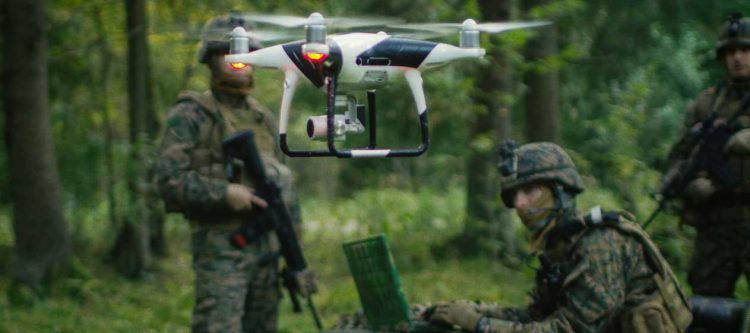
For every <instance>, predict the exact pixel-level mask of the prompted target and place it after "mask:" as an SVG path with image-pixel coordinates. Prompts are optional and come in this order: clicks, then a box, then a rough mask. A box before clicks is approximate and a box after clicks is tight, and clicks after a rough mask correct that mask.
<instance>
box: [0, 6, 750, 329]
mask: <svg viewBox="0 0 750 333" xmlns="http://www.w3.org/2000/svg"><path fill="white" fill-rule="evenodd" d="M19 3H20V4H23V6H19ZM34 6H36V7H34ZM19 8H20V9H19ZM30 8H31V9H30ZM139 8H140V9H139ZM39 9H40V10H46V11H43V12H42V15H41V16H40V15H38V11H37V10H39ZM232 9H235V10H240V11H244V12H252V13H268V14H289V15H299V16H307V15H309V13H311V12H314V11H318V12H321V13H323V14H324V15H325V16H368V15H369V16H371V15H375V16H388V17H396V18H401V19H403V20H405V21H408V22H461V21H463V20H464V19H465V18H474V19H476V20H477V21H493V20H494V21H497V20H529V19H544V20H550V21H553V22H554V26H553V27H548V28H543V29H537V30H534V31H518V32H512V33H508V34H504V35H502V36H493V37H490V36H487V37H483V39H482V45H483V46H484V47H485V48H487V49H488V56H487V57H485V60H484V61H480V62H471V61H467V62H461V63H456V64H453V65H450V66H448V67H445V68H441V69H439V70H435V71H431V72H428V73H426V74H425V76H424V77H425V91H426V95H427V99H428V106H429V110H430V111H429V112H430V131H431V139H432V140H431V143H432V145H431V147H430V150H429V151H428V152H427V153H426V154H424V155H423V156H420V157H418V158H407V159H366V160H340V159H333V158H320V159H290V160H289V163H290V165H291V166H292V167H293V170H294V171H295V173H296V178H297V184H298V189H299V195H300V198H301V202H302V206H303V216H304V218H305V224H304V228H305V233H304V239H303V241H304V245H305V249H306V255H307V257H308V261H309V263H310V266H311V267H312V268H313V269H314V270H315V271H317V272H318V274H319V276H320V283H321V291H320V293H319V294H318V295H317V296H316V297H315V300H316V302H317V304H318V309H319V311H320V313H321V315H322V317H323V321H324V324H325V325H326V326H331V325H333V323H335V321H336V318H337V317H338V315H340V314H342V313H347V312H352V311H355V310H356V309H357V308H358V307H359V303H358V298H357V293H356V289H355V287H354V284H353V282H352V280H351V277H350V276H349V271H348V268H347V266H346V261H345V259H344V257H343V253H342V251H341V248H340V246H341V244H342V243H343V242H345V241H349V240H354V239H358V238H362V237H366V236H368V235H372V234H377V233H386V234H387V235H388V237H389V239H390V241H391V245H392V251H393V254H394V257H395V258H396V264H397V266H398V268H399V270H400V272H401V275H402V279H403V286H404V292H405V293H406V296H407V299H409V301H410V302H411V303H421V302H432V301H437V300H445V299H480V300H488V301H496V302H499V303H502V304H521V303H525V302H526V301H528V300H527V295H526V293H525V290H527V289H528V288H529V287H530V285H531V283H532V281H533V273H534V267H535V266H536V265H537V264H536V261H535V260H533V259H532V258H530V256H529V254H528V249H527V248H526V247H525V241H524V239H525V231H524V230H523V229H522V228H521V227H520V226H519V224H518V222H517V221H515V220H514V218H513V215H512V214H511V212H510V211H508V210H506V209H504V208H503V207H502V204H501V203H500V200H499V198H498V192H499V189H498V186H497V178H498V175H497V171H496V170H495V163H496V156H495V155H496V154H495V152H496V148H497V145H498V144H499V142H500V140H501V139H503V138H513V139H516V140H517V141H519V142H522V143H523V142H529V141H538V140H548V141H556V142H558V143H560V144H561V145H563V146H564V147H565V148H566V149H567V150H568V152H569V153H570V154H571V155H572V157H573V159H574V160H575V163H576V164H577V166H578V168H579V171H580V172H581V174H583V175H584V180H585V183H586V187H587V190H586V192H584V194H583V195H582V196H581V197H580V201H579V208H581V209H588V208H589V207H590V206H592V205H602V206H603V207H604V208H605V209H624V210H628V211H630V212H632V213H633V214H635V216H637V217H638V218H639V219H640V220H643V219H645V218H646V217H647V216H648V214H649V213H650V212H651V211H652V210H653V209H655V207H656V203H655V201H654V199H653V198H652V194H653V193H654V192H656V190H657V188H658V184H659V180H660V177H661V176H662V172H663V170H664V168H665V159H666V154H667V152H668V150H669V147H670V146H671V144H672V143H673V141H674V140H675V137H676V135H677V133H678V131H679V127H680V125H681V122H682V117H683V114H684V110H685V109H686V107H687V105H688V104H689V102H690V100H691V99H692V98H694V96H695V95H696V94H697V93H698V92H699V91H701V90H702V89H704V88H706V87H708V86H710V85H712V84H715V83H716V82H717V81H718V80H719V79H720V78H721V76H722V75H723V69H722V67H721V66H720V64H719V63H718V62H717V61H716V59H715V55H714V45H715V43H716V39H717V36H718V34H719V29H720V27H721V25H722V24H723V23H724V22H725V19H726V17H727V15H728V14H729V13H731V12H744V13H746V14H750V4H747V2H743V1H740V0H733V1H697V0H689V1H685V0H655V1H654V0H628V1H624V0H589V1H583V0H534V1H500V0H496V1H480V0H471V1H458V0H449V1H436V0H411V1H397V0H393V1H385V0H377V1H376V0H360V1H356V2H349V1H343V0H334V1H313V0H299V1H288V0H280V1H230V0H218V1H194V0H165V1H142V0H132V1H131V0H128V1H124V2H122V1H112V0H87V1H81V0H57V1H40V0H33V1H16V0H3V2H2V12H0V22H2V26H3V32H4V35H3V36H4V37H3V38H2V39H0V49H2V51H3V52H2V55H3V80H2V83H0V84H2V86H0V91H2V92H3V104H2V105H0V108H2V115H3V116H2V117H0V124H2V126H0V128H2V131H3V135H2V136H0V140H2V141H3V143H2V144H0V292H2V293H1V294H0V332H74V331H75V332H100V331H105V330H106V331H110V332H135V331H138V332H187V331H189V322H190V309H191V307H192V302H193V299H192V276H191V268H190V255H189V229H188V226H187V223H186V221H184V220H183V219H182V218H181V217H180V216H178V215H175V214H166V215H165V214H164V213H163V212H160V211H159V207H158V204H157V205H150V206H149V205H147V204H148V203H158V200H153V199H152V197H148V195H149V194H148V193H149V190H148V182H146V181H145V180H146V179H148V174H147V170H148V165H149V163H150V162H151V161H152V160H153V154H154V151H155V146H156V145H157V144H158V137H159V130H160V128H161V126H160V124H161V123H162V122H163V120H164V115H165V112H166V110H168V108H169V107H170V105H171V104H172V103H173V102H174V99H175V97H176V95H177V93H178V92H179V91H181V90H185V89H193V90H205V89H206V88H207V87H208V71H207V70H206V68H204V66H202V65H200V64H198V63H197V62H196V50H197V46H198V36H199V31H200V29H201V27H202V25H203V24H204V22H206V21H207V20H208V19H209V18H211V17H213V16H215V15H221V14H226V13H227V12H228V11H229V10H232ZM24 10H26V12H29V13H37V14H36V15H35V16H32V15H29V16H28V17H27V16H25V15H20V16H19V15H14V13H15V14H18V13H24ZM19 11H20V12H19ZM133 13H135V15H134V14H133ZM138 13H141V15H139V14H138ZM143 14H145V15H143ZM40 17H41V18H40ZM139 18H140V21H139ZM134 20H135V23H136V25H135V27H136V28H137V27H139V25H138V22H140V23H141V24H142V25H140V27H144V28H145V29H140V30H139V29H133V27H134V25H133V23H134ZM19 23H20V26H21V27H22V30H21V32H20V34H24V33H26V34H27V35H29V36H37V35H39V34H44V35H45V37H46V42H45V43H46V44H45V46H46V50H44V52H46V53H42V55H43V58H41V61H42V62H43V64H44V65H43V66H42V67H43V70H42V69H40V68H36V67H25V66H20V65H19V64H17V63H13V62H11V61H10V59H19V56H18V55H17V54H16V55H14V54H13V52H14V51H15V50H18V49H22V47H20V48H19V44H14V43H17V42H18V40H17V39H13V38H9V37H8V36H10V33H9V31H13V28H12V27H13V26H14V24H15V26H16V27H17V26H19ZM300 32H301V31H300ZM34 34H36V35H34ZM457 35H458V34H455V35H451V36H450V37H448V38H446V39H442V40H440V41H446V42H453V43H456V42H457ZM138 36H142V37H143V39H142V40H141V42H139V39H138ZM22 40H23V39H22ZM139 55H140V56H141V57H140V58H139ZM143 55H145V58H144V57H142V56H143ZM22 56H23V55H21V59H22V58H23V57H22ZM29 58H32V57H29ZM25 71H27V72H28V73H29V75H27V76H28V77H37V76H39V75H40V73H41V74H43V76H44V77H45V80H46V81H42V82H41V84H39V85H33V86H31V87H36V88H37V89H28V87H29V86H20V85H16V84H14V82H18V81H13V74H14V73H21V74H23V73H24V72H25ZM140 74H143V75H140ZM281 82H282V77H281V75H280V73H277V72H273V71H266V70H259V71H257V81H256V89H255V91H254V93H253V95H254V96H255V97H256V98H257V99H259V100H260V101H261V102H262V103H263V104H265V105H266V106H268V107H269V108H270V109H272V110H278V106H279V101H280V94H281ZM18 89H23V91H25V92H26V93H27V94H30V95H31V97H30V98H29V99H27V100H34V101H41V102H34V103H39V104H33V103H32V106H34V109H35V110H37V111H38V108H41V111H40V112H29V110H28V109H25V108H23V107H21V106H22V105H21V104H19V103H15V102H14V101H16V99H14V98H17V97H18V95H17V94H16V93H15V91H16V90H18ZM405 91H407V89H406V86H405V84H403V83H395V84H393V86H391V87H390V88H389V89H387V90H385V91H382V92H380V93H379V95H378V98H379V100H378V103H379V111H380V113H379V119H378V136H379V139H380V141H381V144H382V145H383V146H398V147H411V146H416V145H417V144H418V142H419V139H418V134H417V127H416V126H417V121H416V116H415V114H414V112H413V111H412V110H413V109H414V106H413V99H412V96H411V95H410V94H408V93H404V92H405ZM34 98H36V99H34ZM324 102H325V100H324V95H323V93H322V92H320V91H318V90H314V89H312V88H311V87H307V88H304V89H302V90H301V91H300V92H299V93H298V96H297V98H296V99H295V101H294V112H293V114H292V119H291V120H290V137H291V138H290V141H291V144H293V145H300V146H309V147H313V144H311V143H307V142H306V141H304V140H302V138H303V136H304V134H303V133H304V132H303V130H304V122H305V120H306V118H307V116H309V115H313V114H322V113H323V108H324V105H325V104H324ZM23 106H26V104H23ZM24 115H26V116H28V117H29V118H28V119H29V121H30V122H33V123H35V124H36V125H37V126H36V127H33V126H32V127H31V129H32V130H31V131H28V133H27V132H25V130H26V129H25V128H24V127H22V126H17V123H14V122H12V121H11V120H13V121H16V120H18V119H21V118H22V117H24ZM44 132H46V134H44ZM29 133H31V134H29ZM39 133H42V134H39ZM34 135H40V136H39V137H41V138H44V137H45V135H47V137H48V138H49V140H43V139H42V140H40V141H38V140H37V139H38V138H39V137H36V139H35V137H33V136H34ZM27 137H28V138H29V140H28V142H27V140H25V138H27ZM295 138H296V139H295ZM357 140H359V139H356V138H355V139H354V140H353V141H354V142H353V144H357V143H359V144H361V143H362V141H357ZM45 142H48V144H45ZM19 161H21V162H19ZM24 161H26V162H27V163H26V164H25V163H24ZM37 161H40V162H39V163H41V164H38V166H39V167H38V168H36V167H33V166H34V165H35V164H34V163H36V162H37ZM29 179H31V180H29ZM34 181H36V183H34ZM154 206H155V207H154ZM144 212H147V213H144ZM649 231H650V232H651V234H652V236H653V238H654V239H655V240H656V241H657V243H658V244H659V246H660V247H661V248H662V250H663V251H664V253H665V255H666V256H667V258H668V259H669V261H670V262H671V264H672V265H673V266H674V267H675V270H676V271H677V272H679V274H681V275H682V276H684V273H683V272H684V270H685V267H686V260H687V258H688V257H689V255H690V240H691V237H692V230H691V229H690V228H680V227H679V226H678V223H677V219H676V218H675V217H674V216H673V215H669V214H662V215H660V216H659V217H658V218H657V219H656V221H655V222H654V224H653V225H652V226H651V228H650V229H649ZM746 294H747V287H746V286H745V284H744V283H743V284H742V285H741V286H740V288H739V290H738V295H739V296H741V297H745V296H746ZM280 325H281V331H285V332H312V331H315V329H314V326H313V324H312V320H311V319H310V317H309V313H305V314H303V315H296V314H292V313H291V310H290V306H289V304H288V302H287V301H284V303H283V304H282V314H281V324H280Z"/></svg>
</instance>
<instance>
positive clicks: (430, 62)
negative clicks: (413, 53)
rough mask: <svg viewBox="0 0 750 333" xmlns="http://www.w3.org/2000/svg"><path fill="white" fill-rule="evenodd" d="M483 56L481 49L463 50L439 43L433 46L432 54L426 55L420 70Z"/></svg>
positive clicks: (483, 52)
mask: <svg viewBox="0 0 750 333" xmlns="http://www.w3.org/2000/svg"><path fill="white" fill-rule="evenodd" d="M484 54H485V50H484V49H483V48H479V47H473V48H463V47H456V46H453V45H449V44H442V43H441V44H438V45H437V46H435V48H434V49H433V50H432V52H430V54H429V55H427V58H425V59H424V61H423V62H422V65H421V66H420V69H421V68H432V67H435V66H440V65H443V64H446V63H448V62H451V61H454V60H458V59H467V58H481V57H483V56H484Z"/></svg>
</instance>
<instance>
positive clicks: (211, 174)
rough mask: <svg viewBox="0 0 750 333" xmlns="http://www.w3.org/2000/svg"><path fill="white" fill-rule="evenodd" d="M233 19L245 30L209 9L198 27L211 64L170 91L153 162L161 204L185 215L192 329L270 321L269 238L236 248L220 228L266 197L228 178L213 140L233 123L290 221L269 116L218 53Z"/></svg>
mask: <svg viewBox="0 0 750 333" xmlns="http://www.w3.org/2000/svg"><path fill="white" fill-rule="evenodd" d="M236 26H244V27H245V28H246V29H248V30H249V29H251V28H252V27H251V26H249V25H248V24H246V23H245V22H244V21H243V20H242V19H241V18H240V17H239V16H238V15H236V14H232V15H229V16H222V17H217V18H215V19H213V20H211V21H209V22H208V23H207V24H206V26H205V27H204V30H203V33H202V38H203V41H202V45H201V49H200V51H199V55H198V58H199V59H198V60H199V62H201V63H204V64H206V65H207V66H208V67H209V68H210V70H211V89H210V91H207V92H204V93H199V92H192V91H186V92H182V93H180V95H179V97H178V99H177V102H176V103H175V104H174V106H173V107H172V108H171V109H170V110H169V113H168V115H167V121H166V128H165V132H164V137H163V139H162V142H161V146H160V149H159V158H158V161H157V170H156V177H155V181H156V183H157V186H158V188H159V190H160V192H161V195H162V197H163V198H164V199H165V202H166V204H167V208H168V209H169V210H170V211H174V212H180V213H182V214H183V215H184V216H185V217H186V218H187V219H188V220H189V221H190V226H191V232H192V236H191V237H192V238H191V246H192V253H193V269H194V271H195V306H194V308H193V319H192V332H275V331H276V325H277V312H278V303H279V298H280V296H281V295H280V289H279V281H278V279H279V277H278V274H279V273H278V264H277V259H276V258H277V257H278V256H274V253H276V252H277V251H278V246H279V245H278V240H277V239H276V238H275V236H274V235H273V234H272V233H266V234H265V235H262V236H260V237H258V238H257V239H255V240H254V241H253V242H251V243H250V244H249V245H248V246H246V247H244V248H242V249H237V248H234V247H232V245H231V244H230V241H229V239H230V235H231V234H232V233H233V232H234V231H235V230H237V228H238V227H239V226H240V223H241V221H242V220H243V219H245V218H248V216H249V215H248V213H249V212H250V211H252V210H253V209H262V208H264V207H266V205H267V203H266V202H265V201H264V200H263V198H260V197H257V196H255V195H253V190H252V184H249V183H247V182H246V183H244V184H235V183H230V182H228V180H227V177H226V175H225V172H224V167H223V162H224V158H223V156H222V150H221V141H222V139H223V138H225V137H226V136H228V135H230V134H232V133H233V132H237V131H240V130H246V129H251V130H253V131H254V132H255V143H256V146H257V147H258V149H259V151H260V153H261V156H262V158H263V160H264V163H265V164H266V166H265V168H266V172H267V173H268V175H269V177H274V178H275V180H276V181H277V182H278V183H279V185H280V187H281V188H282V194H283V196H284V201H285V202H286V204H287V207H290V215H292V217H293V218H294V219H295V220H296V221H295V222H297V223H299V220H300V214H299V209H298V206H297V202H296V199H295V197H294V192H293V191H292V188H291V185H292V178H291V172H290V170H289V169H288V168H287V167H286V166H285V165H284V164H283V163H281V161H282V158H281V154H280V153H279V151H278V150H277V149H276V147H277V146H278V145H277V144H276V141H275V138H276V130H275V126H274V119H273V115H272V114H271V113H270V112H269V111H268V110H267V109H266V108H264V107H263V106H261V105H260V104H259V103H258V102H257V101H256V100H254V99H253V98H251V97H250V96H248V93H249V92H250V90H251V89H252V87H253V72H252V70H253V69H252V68H251V67H246V68H243V69H232V68H230V67H229V66H228V64H226V63H225V62H224V60H223V58H224V55H225V54H227V53H228V51H229V42H228V40H227V39H226V34H227V33H228V32H230V31H231V30H232V29H233V28H234V27H236ZM258 47H260V45H259V44H258V43H257V41H252V42H251V48H258ZM242 178H243V179H248V178H249V177H242ZM303 292H305V291H303Z"/></svg>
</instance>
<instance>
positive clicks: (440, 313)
mask: <svg viewBox="0 0 750 333" xmlns="http://www.w3.org/2000/svg"><path fill="white" fill-rule="evenodd" d="M502 156H503V159H502V162H501V164H500V171H501V173H502V174H503V179H502V183H501V186H502V199H503V202H504V203H505V205H506V206H508V207H509V208H515V209H516V213H517V214H518V216H519V217H520V219H521V221H522V222H523V224H524V225H525V226H526V228H527V229H528V230H529V231H530V233H531V249H532V251H534V252H535V253H539V254H540V255H539V261H540V263H541V267H540V268H539V270H538V271H537V275H536V284H535V289H534V290H533V292H532V303H531V305H530V306H528V307H526V308H503V307H498V306H494V305H488V304H478V303H472V302H452V303H444V304H441V305H437V306H435V307H434V308H432V309H430V310H428V311H426V312H425V317H426V319H428V320H430V322H432V323H437V324H448V325H450V326H452V327H454V328H455V327H460V328H461V329H462V330H464V331H469V332H502V333H506V332H629V333H632V332H684V331H685V330H686V328H687V326H688V325H689V324H690V321H691V318H692V317H691V314H690V308H689V305H688V302H687V300H686V298H685V295H684V294H683V292H682V290H681V288H680V286H679V285H678V282H677V280H676V278H675V276H674V274H673V273H672V270H671V269H670V267H669V264H668V263H667V262H666V261H665V260H664V258H663V257H662V255H661V254H660V252H659V250H658V249H657V248H656V246H655V245H654V244H653V243H652V242H651V240H650V239H649V237H648V235H646V233H645V232H644V231H643V230H642V229H641V228H640V227H639V226H638V225H637V224H636V223H634V222H631V221H630V220H631V219H632V218H631V217H630V216H629V215H628V214H625V213H615V212H602V211H601V210H600V209H599V208H598V207H596V208H594V209H592V210H591V212H590V213H589V214H588V215H581V214H579V213H577V211H576V207H575V196H576V195H577V194H578V193H580V192H581V191H583V184H582V182H581V178H580V176H579V174H578V172H577V171H576V168H575V166H574V164H573V161H572V160H571V159H570V157H569V156H568V154H567V153H566V152H565V151H564V150H563V149H562V148H560V147H559V146H557V145H555V144H553V143H531V144H527V145H524V146H521V147H519V148H515V149H514V148H513V146H512V145H505V149H504V153H503V154H502Z"/></svg>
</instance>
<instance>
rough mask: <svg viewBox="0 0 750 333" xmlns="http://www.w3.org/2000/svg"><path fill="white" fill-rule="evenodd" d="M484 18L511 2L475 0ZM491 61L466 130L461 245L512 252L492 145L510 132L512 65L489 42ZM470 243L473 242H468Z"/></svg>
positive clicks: (506, 12)
mask: <svg viewBox="0 0 750 333" xmlns="http://www.w3.org/2000/svg"><path fill="white" fill-rule="evenodd" d="M479 6H480V9H481V11H482V16H483V19H484V20H485V21H507V20H508V19H509V18H510V6H511V2H510V1H507V0H491V1H490V0H486V1H479ZM487 49H488V51H489V54H488V59H491V63H490V64H489V65H488V66H486V67H485V68H481V69H480V70H479V71H478V74H477V78H478V79H477V87H476V89H475V92H474V93H473V94H474V100H475V102H476V104H478V105H481V106H482V109H481V110H480V112H478V113H477V114H476V117H475V119H474V121H473V125H472V128H471V131H470V134H469V137H470V138H471V140H472V143H471V144H470V147H469V153H468V156H467V160H466V163H467V168H466V170H467V175H466V179H467V190H466V191H467V204H466V209H467V212H466V213H467V224H466V231H465V235H464V237H465V239H467V242H465V243H464V246H468V247H469V248H468V249H466V250H468V251H469V252H470V253H471V252H477V251H483V250H489V251H491V252H492V253H496V254H502V255H503V256H504V257H506V258H508V257H513V256H514V255H515V252H516V246H515V243H516V241H515V232H514V231H513V230H514V227H513V223H512V219H511V216H510V214H509V213H508V210H507V209H504V208H503V207H502V205H501V204H500V202H499V200H498V198H499V190H500V185H499V183H498V176H497V171H496V167H495V164H496V162H497V157H496V151H495V147H496V146H497V144H498V143H499V142H500V141H501V140H502V139H505V138H508V137H509V136H510V112H509V108H510V102H509V98H507V97H508V96H510V93H511V89H512V76H511V70H512V69H511V67H510V66H509V64H508V62H507V61H506V60H505V59H506V58H507V57H505V56H503V54H502V53H503V52H502V51H501V50H500V48H499V47H488V48H487ZM472 247H474V248H472Z"/></svg>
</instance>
